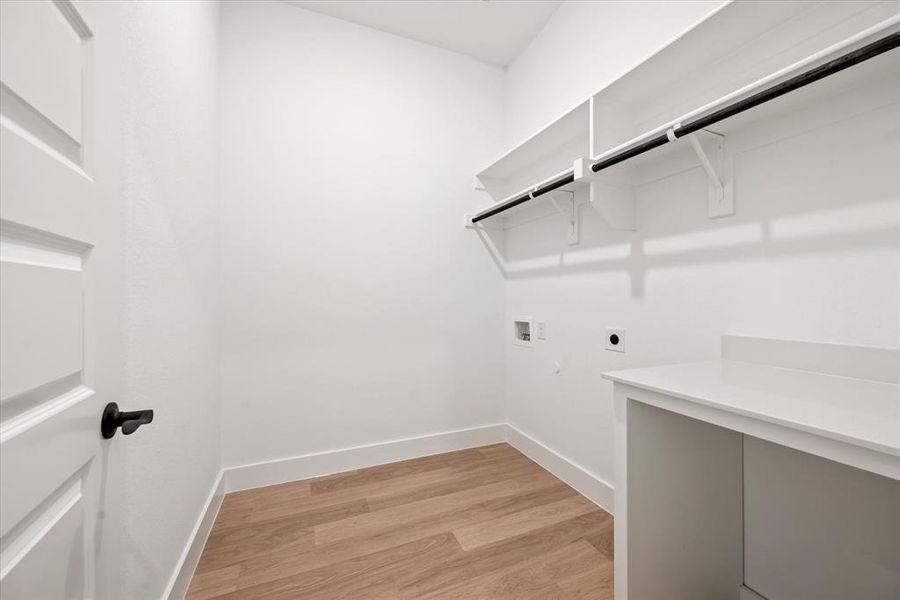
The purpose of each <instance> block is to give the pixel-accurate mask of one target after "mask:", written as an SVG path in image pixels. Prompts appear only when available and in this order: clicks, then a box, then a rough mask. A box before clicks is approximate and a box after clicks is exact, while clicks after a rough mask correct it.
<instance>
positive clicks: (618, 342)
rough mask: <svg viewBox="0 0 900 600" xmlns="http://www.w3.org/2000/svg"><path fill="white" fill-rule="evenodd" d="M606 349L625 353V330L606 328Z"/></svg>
mask: <svg viewBox="0 0 900 600" xmlns="http://www.w3.org/2000/svg"><path fill="white" fill-rule="evenodd" d="M606 349H607V350H611V351H613V352H625V330H624V329H620V328H618V327H607V328H606Z"/></svg>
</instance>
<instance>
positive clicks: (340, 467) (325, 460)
mask: <svg viewBox="0 0 900 600" xmlns="http://www.w3.org/2000/svg"><path fill="white" fill-rule="evenodd" d="M504 441H506V426H505V425H504V424H502V423H498V424H495V425H485V426H482V427H473V428H471V429H460V430H457V431H446V432H443V433H435V434H431V435H424V436H420V437H414V438H405V439H400V440H391V441H388V442H381V443H378V444H369V445H366V446H355V447H352V448H342V449H340V450H331V451H327V452H316V453H314V454H306V455H303V456H295V457H292V458H283V459H276V460H270V461H264V462H258V463H253V464H249V465H239V466H234V467H228V468H227V469H225V471H224V475H223V479H224V482H225V491H226V493H230V492H236V491H240V490H247V489H251V488H257V487H264V486H267V485H275V484H278V483H286V482H288V481H300V480H302V479H309V478H310V477H320V476H322V475H331V474H332V473H341V472H344V471H352V470H354V469H363V468H366V467H374V466H377V465H384V464H388V463H392V462H397V461H400V460H408V459H411V458H419V457H422V456H429V455H432V454H440V453H442V452H452V451H453V450H463V449H466V448H475V447H478V446H487V445H489V444H498V443H500V442H504Z"/></svg>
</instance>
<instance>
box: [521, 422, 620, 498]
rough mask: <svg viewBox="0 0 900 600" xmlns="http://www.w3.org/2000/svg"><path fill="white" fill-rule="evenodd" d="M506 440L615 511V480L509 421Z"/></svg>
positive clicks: (582, 493) (562, 478) (576, 488)
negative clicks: (587, 468) (591, 470)
mask: <svg viewBox="0 0 900 600" xmlns="http://www.w3.org/2000/svg"><path fill="white" fill-rule="evenodd" d="M506 441H507V442H508V443H509V445H510V446H512V447H513V448H515V449H516V450H518V451H519V452H521V453H522V454H524V455H525V456H527V457H528V458H530V459H531V460H533V461H534V462H536V463H537V464H539V465H541V466H542V467H544V468H545V469H547V470H548V471H550V472H551V473H553V474H554V475H556V476H557V477H558V478H559V479H561V480H563V481H564V482H566V483H567V484H568V485H570V486H572V487H573V488H574V489H575V490H576V491H577V492H578V493H579V494H581V495H582V496H584V497H585V498H587V499H588V500H590V501H591V502H593V503H594V504H596V505H597V506H599V507H600V508H602V509H603V510H605V511H606V512H608V513H609V514H614V513H613V508H614V506H613V499H614V497H615V494H614V493H613V486H612V484H610V483H608V482H606V481H604V480H602V479H600V478H599V477H597V476H596V475H594V474H593V473H591V472H589V471H587V470H586V469H584V468H583V467H581V466H579V465H577V464H575V463H574V462H572V461H570V460H569V459H567V458H565V457H564V456H562V455H560V454H558V453H557V452H556V451H554V450H551V449H550V448H548V447H547V446H545V445H544V444H542V443H541V442H539V441H537V440H536V439H534V438H532V437H531V436H529V435H527V434H525V433H523V432H522V431H520V430H518V429H516V428H515V427H514V426H512V425H509V424H507V425H506Z"/></svg>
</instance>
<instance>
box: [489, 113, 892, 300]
mask: <svg viewBox="0 0 900 600" xmlns="http://www.w3.org/2000/svg"><path fill="white" fill-rule="evenodd" d="M848 100H851V101H852V98H849V99H848V98H844V99H842V100H841V101H843V102H845V103H846V102H847V101H848ZM882 100H884V99H882ZM835 104H837V103H836V102H831V103H824V104H823V105H821V106H819V107H817V108H816V110H813V111H810V112H809V113H807V114H803V115H799V116H798V115H792V114H784V115H781V117H780V118H777V119H774V120H767V121H766V122H765V123H763V124H761V125H759V126H757V127H755V128H741V129H739V130H738V131H737V132H735V133H732V134H730V135H728V136H727V137H726V142H725V144H726V156H725V160H730V161H732V164H733V173H734V175H733V177H734V195H735V204H736V215H735V216H732V217H724V218H720V219H710V218H708V216H707V212H706V211H707V206H706V205H707V181H706V176H705V173H704V172H703V170H702V169H701V168H700V167H699V166H697V167H696V168H691V169H690V170H688V171H681V172H677V173H674V174H668V175H666V176H665V177H663V178H660V179H658V180H656V181H652V182H649V183H646V184H643V185H641V186H639V187H638V188H637V190H636V199H637V201H636V211H637V231H635V232H623V231H616V230H612V229H610V228H609V226H608V225H607V224H606V223H605V222H604V221H603V219H602V218H601V217H600V216H599V214H597V213H596V212H595V211H594V210H593V209H592V207H591V206H590V203H589V202H588V197H587V190H586V189H583V190H579V191H578V193H577V195H576V202H577V203H578V208H579V214H580V219H581V220H580V228H581V239H580V243H579V244H578V245H573V246H570V245H568V243H567V241H566V238H565V223H564V221H563V218H562V217H561V215H560V214H559V213H558V212H557V211H556V210H555V209H554V208H553V207H552V205H551V204H550V203H549V202H535V203H534V205H533V206H529V207H528V208H526V209H524V210H520V211H518V212H516V213H515V214H514V215H512V216H510V217H508V218H507V220H506V222H505V223H504V224H503V225H502V226H500V224H499V223H494V224H490V225H488V227H494V228H495V229H489V228H486V229H477V230H476V231H477V233H478V235H479V237H480V239H481V241H482V243H483V244H484V246H485V248H486V249H487V250H488V251H489V253H490V255H491V257H492V259H493V260H494V262H495V264H496V266H497V268H498V269H499V270H500V271H501V273H502V274H503V276H504V277H505V278H506V279H520V278H529V277H541V276H548V275H562V274H577V273H603V272H626V273H628V275H629V277H630V281H631V296H632V298H641V297H643V296H644V294H645V288H646V280H647V278H648V275H649V274H650V273H652V272H653V271H654V270H662V269H674V268H677V267H682V266H691V265H703V264H715V263H736V262H739V261H777V260H779V259H782V258H786V257H800V256H803V255H819V256H821V255H826V256H827V255H838V254H846V253H848V252H853V251H859V250H864V249H867V248H878V247H882V248H883V247H898V246H900V178H898V177H896V165H897V164H898V163H900V104H898V103H897V102H896V101H895V100H893V99H891V102H890V103H888V104H887V105H885V103H884V102H883V101H882V103H881V106H880V107H878V108H871V107H869V108H867V109H865V110H864V111H863V112H856V113H855V114H852V116H847V115H848V109H846V108H844V109H840V107H837V106H835ZM870 104H871V102H870ZM857 110H859V109H858V108H857ZM849 112H851V113H852V112H853V110H852V109H851V110H849ZM835 114H837V115H839V116H841V118H840V119H835V118H834V115H835ZM657 159H658V161H666V160H669V158H668V157H667V156H666V155H665V153H662V154H661V155H659V156H657V157H654V156H652V155H649V156H648V157H647V159H646V160H657ZM659 167H660V165H659V164H657V165H654V170H657V168H659ZM660 170H661V171H663V172H665V167H664V166H662V168H661V169H660ZM891 174H894V176H891Z"/></svg>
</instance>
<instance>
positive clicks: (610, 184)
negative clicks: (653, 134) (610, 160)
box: [574, 158, 636, 231]
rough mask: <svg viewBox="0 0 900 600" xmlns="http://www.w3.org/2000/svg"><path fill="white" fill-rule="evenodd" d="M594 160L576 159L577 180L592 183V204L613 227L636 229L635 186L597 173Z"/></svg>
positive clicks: (626, 229)
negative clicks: (592, 166) (594, 170)
mask: <svg viewBox="0 0 900 600" xmlns="http://www.w3.org/2000/svg"><path fill="white" fill-rule="evenodd" d="M592 164H593V161H591V160H590V159H588V158H579V159H577V160H576V161H575V165H574V176H575V181H579V182H584V183H587V184H589V185H590V188H591V192H590V200H591V206H592V207H593V208H594V210H596V211H597V212H598V213H599V214H600V216H601V217H603V220H604V221H606V222H607V224H608V225H609V226H610V227H612V228H613V229H620V230H625V231H634V230H635V221H636V219H635V202H634V186H633V185H631V184H630V183H627V182H623V181H619V180H617V179H614V178H612V177H609V176H604V175H597V174H596V173H594V172H593V170H592V169H591V165H592Z"/></svg>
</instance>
